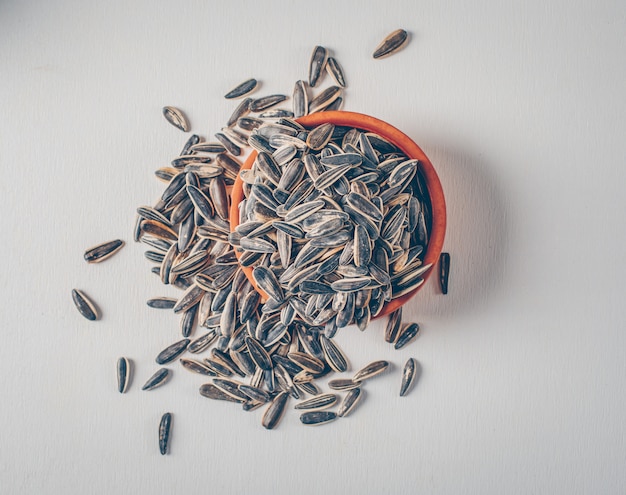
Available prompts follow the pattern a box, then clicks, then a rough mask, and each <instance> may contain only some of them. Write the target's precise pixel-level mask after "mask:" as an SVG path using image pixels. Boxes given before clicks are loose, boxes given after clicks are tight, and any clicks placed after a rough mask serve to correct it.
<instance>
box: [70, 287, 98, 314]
mask: <svg viewBox="0 0 626 495" xmlns="http://www.w3.org/2000/svg"><path fill="white" fill-rule="evenodd" d="M72 300H73V301H74V304H75V305H76V309H78V312H79V313H80V314H81V315H83V316H84V317H85V318H87V319H88V320H91V321H95V320H97V319H99V318H100V313H99V311H98V308H97V307H96V305H95V304H94V302H93V301H92V300H91V299H89V298H88V297H87V296H86V295H85V293H84V292H83V291H80V290H78V289H72Z"/></svg>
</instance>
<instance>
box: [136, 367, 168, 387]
mask: <svg viewBox="0 0 626 495" xmlns="http://www.w3.org/2000/svg"><path fill="white" fill-rule="evenodd" d="M171 376H172V375H171V373H170V370H168V369H167V368H160V369H159V370H157V371H156V373H154V375H152V376H151V377H150V378H148V380H147V381H146V383H145V384H144V386H143V387H141V390H153V389H155V388H157V387H160V386H161V385H163V384H164V383H165V382H167V380H168V379H169V378H170V377H171Z"/></svg>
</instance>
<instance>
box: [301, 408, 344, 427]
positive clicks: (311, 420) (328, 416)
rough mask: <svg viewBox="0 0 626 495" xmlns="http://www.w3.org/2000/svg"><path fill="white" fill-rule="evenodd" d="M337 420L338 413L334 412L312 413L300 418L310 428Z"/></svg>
mask: <svg viewBox="0 0 626 495" xmlns="http://www.w3.org/2000/svg"><path fill="white" fill-rule="evenodd" d="M335 419H337V413H335V412H333V411H311V412H306V413H304V414H302V415H301V416H300V421H301V422H302V424H304V425H309V426H317V425H323V424H326V423H330V422H331V421H334V420H335Z"/></svg>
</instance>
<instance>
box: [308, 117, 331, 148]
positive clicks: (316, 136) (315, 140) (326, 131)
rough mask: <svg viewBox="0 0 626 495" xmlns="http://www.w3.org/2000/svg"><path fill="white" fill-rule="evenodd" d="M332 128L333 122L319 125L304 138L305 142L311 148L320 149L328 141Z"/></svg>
mask: <svg viewBox="0 0 626 495" xmlns="http://www.w3.org/2000/svg"><path fill="white" fill-rule="evenodd" d="M334 130H335V126H334V125H333V124H330V123H326V124H322V125H319V126H317V127H316V128H315V129H313V130H312V131H311V132H309V135H308V137H307V139H306V144H307V145H308V146H309V148H311V149H314V150H321V149H322V148H323V147H324V146H326V145H327V144H328V141H330V138H331V137H332V135H333V131H334Z"/></svg>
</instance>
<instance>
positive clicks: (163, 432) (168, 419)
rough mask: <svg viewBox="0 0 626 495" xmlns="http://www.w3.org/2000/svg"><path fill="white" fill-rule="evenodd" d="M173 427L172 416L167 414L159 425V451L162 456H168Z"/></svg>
mask: <svg viewBox="0 0 626 495" xmlns="http://www.w3.org/2000/svg"><path fill="white" fill-rule="evenodd" d="M171 427H172V414H171V413H165V414H164V415H163V416H162V417H161V423H160V424H159V451H160V452H161V455H165V454H167V450H168V448H169V441H170V430H171Z"/></svg>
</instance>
